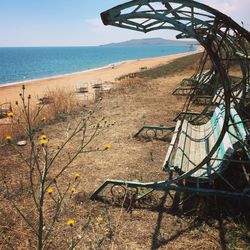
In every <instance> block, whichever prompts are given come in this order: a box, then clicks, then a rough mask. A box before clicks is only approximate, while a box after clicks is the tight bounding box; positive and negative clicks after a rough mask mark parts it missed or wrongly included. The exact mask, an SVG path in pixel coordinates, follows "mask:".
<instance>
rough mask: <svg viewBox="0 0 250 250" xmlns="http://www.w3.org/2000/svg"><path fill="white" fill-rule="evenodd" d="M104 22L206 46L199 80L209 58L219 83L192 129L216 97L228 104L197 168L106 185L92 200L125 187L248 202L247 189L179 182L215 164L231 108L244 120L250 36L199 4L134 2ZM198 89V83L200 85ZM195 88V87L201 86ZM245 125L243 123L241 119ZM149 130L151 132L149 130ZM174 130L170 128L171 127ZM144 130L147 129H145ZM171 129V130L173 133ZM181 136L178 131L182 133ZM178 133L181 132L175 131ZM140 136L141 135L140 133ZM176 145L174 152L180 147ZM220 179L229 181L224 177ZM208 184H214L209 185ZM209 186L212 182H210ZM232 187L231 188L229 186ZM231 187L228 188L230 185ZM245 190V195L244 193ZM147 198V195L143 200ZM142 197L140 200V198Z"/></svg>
mask: <svg viewBox="0 0 250 250" xmlns="http://www.w3.org/2000/svg"><path fill="white" fill-rule="evenodd" d="M101 17H102V20H103V23H104V24H105V25H112V26H116V27H120V28H126V29H130V30H135V31H141V32H145V33H146V32H150V31H154V30H161V29H166V30H175V31H178V32H179V34H178V35H177V38H193V39H196V40H197V41H198V42H199V43H200V44H201V46H203V47H204V49H205V53H204V55H203V59H202V60H201V63H200V66H199V69H198V71H197V72H196V74H195V76H198V75H202V72H204V71H205V70H206V69H205V67H204V65H205V63H206V62H207V58H209V60H210V62H211V64H212V69H213V70H214V71H215V72H216V77H215V81H214V82H213V84H211V89H212V92H213V95H212V97H211V99H210V101H209V100H208V101H207V103H206V104H207V105H206V106H205V107H204V110H203V111H202V112H201V113H200V114H199V115H197V116H196V117H195V118H193V119H189V121H188V123H190V124H196V125H199V124H204V118H203V117H204V115H206V114H207V113H209V112H210V111H211V107H212V106H213V105H214V103H213V98H214V96H216V93H217V92H218V90H219V91H221V90H222V91H223V96H222V100H221V103H223V105H224V117H223V124H222V127H221V129H220V132H219V135H218V137H217V139H216V142H215V143H214V145H213V147H212V148H210V149H209V152H208V153H207V155H205V156H204V158H203V159H202V160H201V161H200V163H199V164H196V165H195V166H194V167H193V169H191V170H189V171H187V172H184V173H178V172H177V173H175V174H174V173H173V172H174V171H172V170H171V171H170V177H169V178H168V179H166V180H164V181H159V182H154V183H152V182H149V183H140V182H131V181H123V180H106V181H105V182H104V183H103V184H102V185H101V186H100V187H99V188H98V189H97V190H96V191H95V192H94V193H93V195H92V198H97V197H98V196H99V193H100V192H101V191H102V190H103V189H104V188H105V187H106V186H107V185H110V184H111V185H114V186H126V187H127V188H135V189H137V188H148V189H150V191H149V192H152V190H162V191H168V190H175V191H181V192H182V191H183V192H193V193H199V194H205V195H209V194H210V195H221V196H229V197H246V198H248V199H249V198H250V194H249V188H247V189H245V190H244V191H243V190H241V191H239V190H237V189H234V188H232V189H230V188H229V189H228V190H227V189H226V190H221V189H216V188H211V187H210V188H201V187H200V186H199V180H198V181H197V183H198V184H197V186H196V187H189V186H183V185H182V184H181V185H180V183H183V181H185V182H186V181H188V180H189V179H190V178H191V176H192V175H193V174H194V173H196V172H197V171H199V170H200V169H201V168H202V166H204V165H206V164H208V163H209V162H210V161H211V159H213V156H214V154H215V153H216V151H217V150H218V148H219V147H221V144H222V141H223V140H224V138H225V135H226V134H227V133H230V126H231V125H232V124H231V123H232V121H231V120H230V119H231V118H230V117H231V116H230V108H231V107H232V105H233V107H234V108H235V109H236V110H237V112H238V113H240V114H243V115H244V116H246V114H247V112H245V107H246V102H245V100H246V99H245V96H246V95H247V91H248V90H249V89H250V88H249V54H248V51H247V47H246V44H249V43H250V33H249V32H248V31H247V30H245V29H244V28H242V27H241V26H240V25H238V24H237V23H236V22H234V21H233V20H232V19H231V18H230V17H228V16H226V15H224V14H223V13H221V12H219V11H218V10H215V9H213V8H211V7H209V6H207V5H204V4H201V3H199V2H196V1H193V0H134V1H130V2H127V3H124V4H121V5H118V6H116V7H114V8H111V9H109V10H107V11H105V12H103V13H101ZM232 67H238V69H239V71H240V72H241V77H240V78H239V79H238V80H237V81H236V82H235V81H233V80H232V77H231V76H230V70H231V68H232ZM196 82H197V85H198V84H199V79H198V80H197V81H196ZM197 85H195V87H197ZM195 97H196V96H195V91H194V92H193V93H191V94H190V95H189V96H188V98H187V101H186V105H185V107H184V109H183V112H182V117H181V120H180V128H181V127H182V124H183V122H184V121H185V119H186V118H187V117H186V115H188V112H187V111H190V110H191V109H192V107H191V105H192V103H193V100H194V99H195ZM243 123H244V120H243ZM152 128H153V129H154V130H155V131H157V130H160V131H162V130H167V129H166V128H162V127H158V128H157V127H152ZM146 129H150V127H147V128H146ZM171 129H172V128H171ZM142 130H143V129H142ZM172 130H173V129H172ZM179 131H180V130H179ZM177 132H178V131H177ZM137 135H138V133H137ZM176 137H177V138H176V142H178V139H179V137H180V133H177V134H176ZM236 137H237V140H238V141H239V144H240V145H241V147H242V149H243V150H244V152H247V154H246V155H248V156H249V155H250V154H249V152H250V146H249V138H241V137H240V136H236ZM176 142H175V144H174V145H173V150H174V148H175V147H176V145H177V143H176ZM220 160H221V161H229V162H237V163H244V164H245V165H247V166H248V167H249V165H250V162H249V158H246V159H244V160H236V161H233V160H232V159H229V160H228V159H220ZM218 176H219V177H220V178H221V179H222V180H223V181H225V182H226V183H227V182H228V181H227V180H225V178H224V177H223V176H221V174H220V175H219V174H218ZM209 182H210V181H209ZM210 183H211V182H210ZM230 185H231V184H230ZM230 185H229V186H230ZM246 190H247V191H246ZM143 196H144V195H143ZM140 198H141V197H139V196H138V197H137V199H140Z"/></svg>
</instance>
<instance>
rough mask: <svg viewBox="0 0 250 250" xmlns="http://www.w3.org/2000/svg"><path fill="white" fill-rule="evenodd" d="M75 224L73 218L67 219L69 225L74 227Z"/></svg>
mask: <svg viewBox="0 0 250 250" xmlns="http://www.w3.org/2000/svg"><path fill="white" fill-rule="evenodd" d="M74 224H75V221H74V220H72V219H69V220H68V221H67V225H69V226H71V227H73V226H74Z"/></svg>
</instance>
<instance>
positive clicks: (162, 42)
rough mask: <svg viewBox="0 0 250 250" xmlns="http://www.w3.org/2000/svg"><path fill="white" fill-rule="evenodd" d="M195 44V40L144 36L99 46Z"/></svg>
mask: <svg viewBox="0 0 250 250" xmlns="http://www.w3.org/2000/svg"><path fill="white" fill-rule="evenodd" d="M192 44H197V41H194V40H189V41H184V40H183V41H179V40H169V39H163V38H146V39H132V40H128V41H124V42H120V43H109V44H104V45H101V46H105V47H106V46H164V45H165V46H178V45H179V46H183V45H192Z"/></svg>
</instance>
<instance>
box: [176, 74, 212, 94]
mask: <svg viewBox="0 0 250 250" xmlns="http://www.w3.org/2000/svg"><path fill="white" fill-rule="evenodd" d="M214 76H215V72H214V71H212V70H206V71H204V72H202V73H199V74H197V75H195V76H194V77H191V78H190V83H189V84H186V87H178V88H176V89H175V90H174V91H173V92H172V95H184V96H185V95H190V94H191V93H192V91H193V90H197V88H194V87H190V86H195V85H197V84H198V87H199V89H202V88H205V87H206V86H207V85H208V84H209V83H210V82H211V81H212V80H213V78H214ZM185 80H186V81H187V79H185ZM180 85H181V86H185V85H184V84H183V83H181V84H180Z"/></svg>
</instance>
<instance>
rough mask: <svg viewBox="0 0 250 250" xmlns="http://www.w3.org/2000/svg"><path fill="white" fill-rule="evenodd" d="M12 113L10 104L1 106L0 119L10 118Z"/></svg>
mask: <svg viewBox="0 0 250 250" xmlns="http://www.w3.org/2000/svg"><path fill="white" fill-rule="evenodd" d="M10 111H12V108H11V103H10V102H6V103H2V104H0V119H3V118H6V117H8V112H10Z"/></svg>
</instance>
